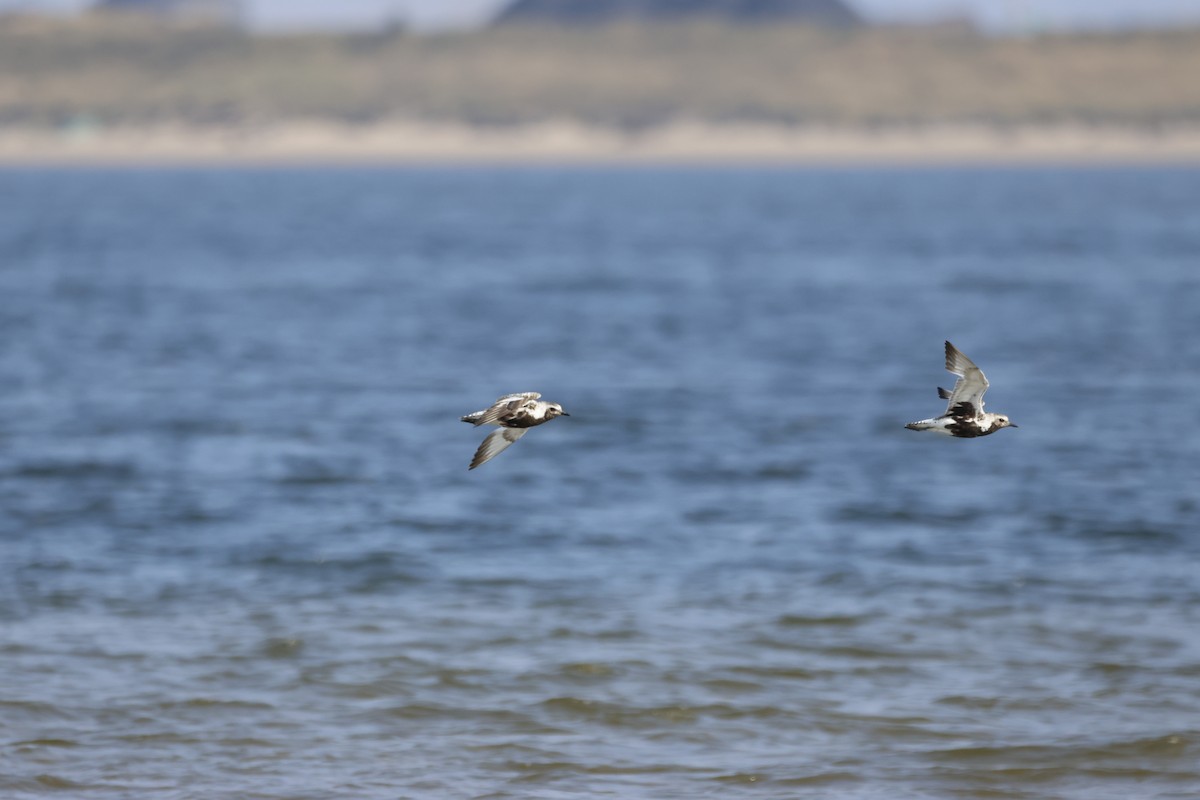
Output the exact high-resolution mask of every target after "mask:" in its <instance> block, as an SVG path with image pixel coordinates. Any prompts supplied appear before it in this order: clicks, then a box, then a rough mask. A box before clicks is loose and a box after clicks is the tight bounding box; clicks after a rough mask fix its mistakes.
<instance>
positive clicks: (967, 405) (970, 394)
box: [904, 342, 1020, 439]
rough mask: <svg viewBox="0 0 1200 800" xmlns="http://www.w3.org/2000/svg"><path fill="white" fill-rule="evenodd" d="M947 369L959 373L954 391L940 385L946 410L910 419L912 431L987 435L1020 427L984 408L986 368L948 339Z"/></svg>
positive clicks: (953, 434)
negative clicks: (914, 420) (964, 353)
mask: <svg viewBox="0 0 1200 800" xmlns="http://www.w3.org/2000/svg"><path fill="white" fill-rule="evenodd" d="M946 371H947V372H952V373H954V374H955V375H957V376H958V381H957V382H955V384H954V391H952V392H947V391H946V390H945V389H943V388H941V387H940V386H939V387H938V397H940V398H942V399H943V400H948V401H949V403H948V404H947V405H946V413H944V414H942V416H940V417H934V418H933V419H923V420H919V421H917V422H910V423H908V424H907V425H905V426H904V427H906V428H908V429H909V430H913V431H933V432H934V433H941V434H944V435H946V436H956V437H958V438H960V439H974V438H975V437H977V436H987V435H988V434H990V433H995V432H996V431H998V430H1000V429H1001V428H1018V427H1020V426H1019V425H1014V424H1013V423H1011V422H1009V420H1008V417H1006V416H1005V415H1004V414H992V413H989V412H985V411H984V410H983V393H984V392H986V391H987V388H988V379H987V378H986V377H985V376H984V374H983V370H981V369H980V368H979V367H977V366H975V363H974V362H973V361H971V359H969V358H967V357H966V356H964V355H963V354H962V353H961V352H959V349H958V348H957V347H955V346H954V345H952V344H950V342H946Z"/></svg>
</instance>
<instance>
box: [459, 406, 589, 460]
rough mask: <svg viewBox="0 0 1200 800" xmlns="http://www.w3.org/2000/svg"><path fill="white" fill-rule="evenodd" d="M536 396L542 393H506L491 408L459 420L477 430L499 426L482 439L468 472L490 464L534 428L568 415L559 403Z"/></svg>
mask: <svg viewBox="0 0 1200 800" xmlns="http://www.w3.org/2000/svg"><path fill="white" fill-rule="evenodd" d="M539 397H541V394H539V393H538V392H521V393H519V394H506V395H504V397H501V398H500V399H499V400H497V401H496V402H495V403H493V404H492V406H491V408H485V409H484V410H483V411H476V412H474V413H472V414H467V415H466V416H465V417H463V418H462V421H463V422H469V423H471V424H472V425H474V426H476V427H478V426H480V425H499V426H500V429H499V430H496V431H492V432H491V433H490V434H488V437H487V438H486V439H484V440H483V444H481V445H479V449H478V450H476V451H475V458H474V459H472V460H471V466H470V467H469V469H475V468H476V467H478V466H479V465H480V464H486V463H487V462H488V461H491V460H492V459H493V458H495V457H496V456H498V455H500V454H501V453H503V452H504V451H505V449H507V448H508V446H509V445H511V444H512V443H513V442H515V441H516V440H517V439H520V438H521V437H522V436H524V435H525V431H527V430H529V429H530V428H532V427H534V426H535V425H541V424H542V423H544V422H549V421H550V420H552V419H554V418H555V417H569V416H571V415H570V414H568V413H567V412H565V411H563V409H562V406H560V405H559V404H558V403H547V402H546V401H544V400H539V399H538V398H539Z"/></svg>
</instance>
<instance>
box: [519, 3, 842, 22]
mask: <svg viewBox="0 0 1200 800" xmlns="http://www.w3.org/2000/svg"><path fill="white" fill-rule="evenodd" d="M706 17H707V18H717V19H725V20H729V21H732V22H785V21H790V22H805V23H811V24H814V25H822V26H826V27H850V26H854V25H859V24H861V23H862V18H861V17H859V15H858V14H857V13H856V12H855V11H854V9H853V8H851V7H850V6H849V5H847V4H846V3H845V2H843V0H515V2H513V3H512V4H511V5H509V6H508V8H506V9H505V10H504V11H503V12H501V14H500V16H499V17H498V18H497V20H496V21H497V23H498V24H505V23H514V22H551V23H557V24H563V25H592V24H602V23H607V22H615V21H617V20H625V19H633V20H662V21H666V20H681V19H689V18H706Z"/></svg>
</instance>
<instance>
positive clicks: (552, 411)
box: [546, 403, 571, 418]
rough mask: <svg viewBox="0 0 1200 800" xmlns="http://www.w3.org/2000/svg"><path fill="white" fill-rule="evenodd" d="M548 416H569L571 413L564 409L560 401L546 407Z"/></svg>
mask: <svg viewBox="0 0 1200 800" xmlns="http://www.w3.org/2000/svg"><path fill="white" fill-rule="evenodd" d="M546 416H547V417H548V418H554V417H569V416H571V415H570V414H568V413H567V412H565V411H563V407H562V406H560V405H559V404H558V403H551V404H550V405H549V406H547V407H546Z"/></svg>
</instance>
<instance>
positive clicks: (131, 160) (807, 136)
mask: <svg viewBox="0 0 1200 800" xmlns="http://www.w3.org/2000/svg"><path fill="white" fill-rule="evenodd" d="M1194 162H1200V126H1181V127H1175V128H1163V129H1160V130H1148V129H1143V128H1132V127H1130V128H1122V127H1086V126H1081V125H1063V126H1025V127H1005V128H998V127H988V126H983V125H979V126H972V125H954V126H941V127H929V126H925V127H911V128H901V127H892V128H880V129H870V130H869V129H861V128H845V129H839V128H833V127H787V126H772V125H758V124H710V123H690V122H678V123H674V124H670V125H664V126H659V127H655V128H651V129H646V130H642V131H637V132H630V131H623V130H618V129H611V128H601V127H588V126H584V125H580V124H576V123H573V122H569V121H560V122H546V123H541V124H533V125H523V126H512V127H494V128H484V127H470V126H466V125H461V124H437V123H428V122H414V121H407V120H396V121H391V122H384V123H377V124H371V125H349V124H342V123H331V122H326V121H308V122H289V123H279V124H266V125H260V126H238V127H196V126H183V125H176V124H163V125H156V126H144V127H109V128H101V127H91V126H75V127H72V128H64V129H54V130H48V129H36V128H5V129H0V165H5V166H10V167H12V166H55V165H61V166H68V165H130V166H138V165H146V166H151V165H204V164H214V165H219V164H261V165H275V164H277V165H291V164H330V165H336V164H372V163H378V164H396V165H406V164H408V165H419V164H471V163H484V164H489V163H490V164H525V163H535V164H536V163H548V164H554V163H563V164H575V163H577V164H607V163H613V164H626V163H627V164H638V163H647V164H676V163H677V164H722V163H729V164H752V163H767V164H770V163H780V164H814V165H817V164H881V165H886V164H956V163H967V164H992V163H994V164H1022V163H1080V164H1107V163H1114V164H1120V163H1130V164H1140V163H1194Z"/></svg>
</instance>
